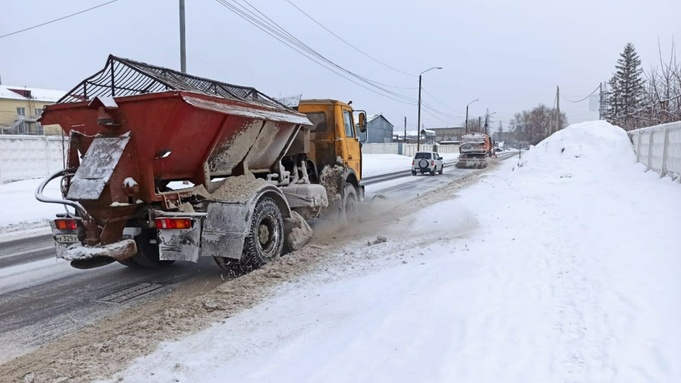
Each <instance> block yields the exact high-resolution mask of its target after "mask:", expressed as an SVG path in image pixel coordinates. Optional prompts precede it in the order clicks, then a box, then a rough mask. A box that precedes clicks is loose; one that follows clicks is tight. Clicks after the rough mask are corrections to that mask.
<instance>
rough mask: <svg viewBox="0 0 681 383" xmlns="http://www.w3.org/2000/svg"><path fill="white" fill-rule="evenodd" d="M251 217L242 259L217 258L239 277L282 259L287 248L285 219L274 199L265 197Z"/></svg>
mask: <svg viewBox="0 0 681 383" xmlns="http://www.w3.org/2000/svg"><path fill="white" fill-rule="evenodd" d="M251 217H252V218H251V227H250V229H249V231H248V236H246V239H245V240H244V249H243V252H242V253H241V259H240V260H236V259H232V258H224V257H214V258H215V262H216V263H217V264H218V266H220V268H222V269H223V270H226V271H228V272H229V273H230V274H233V275H235V276H236V275H242V274H245V273H248V272H249V271H251V270H254V269H257V268H259V267H261V266H263V265H264V264H266V263H268V262H270V261H272V260H274V259H276V258H278V257H279V256H281V253H282V251H283V248H284V219H283V217H282V215H281V211H280V210H279V207H278V206H277V204H276V203H275V202H274V200H273V199H272V198H269V197H263V198H261V199H260V200H259V201H258V203H257V204H256V205H255V209H253V214H252V216H251Z"/></svg>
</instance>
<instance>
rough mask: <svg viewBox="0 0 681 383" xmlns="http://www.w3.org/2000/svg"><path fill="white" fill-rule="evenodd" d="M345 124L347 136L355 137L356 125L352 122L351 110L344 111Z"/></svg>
mask: <svg viewBox="0 0 681 383" xmlns="http://www.w3.org/2000/svg"><path fill="white" fill-rule="evenodd" d="M343 124H344V125H345V137H355V126H354V125H353V124H352V114H350V111H347V110H345V111H343Z"/></svg>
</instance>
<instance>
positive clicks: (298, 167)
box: [36, 56, 366, 274]
mask: <svg viewBox="0 0 681 383" xmlns="http://www.w3.org/2000/svg"><path fill="white" fill-rule="evenodd" d="M296 109H297V110H296ZM353 112H354V111H353V109H352V108H351V107H350V105H348V104H347V103H344V102H341V101H336V100H303V101H300V103H299V104H298V106H297V108H290V107H288V106H285V105H283V104H281V103H279V102H278V101H277V100H274V99H272V98H270V97H268V96H266V95H264V94H262V93H260V92H258V91H257V90H256V89H254V88H249V87H242V86H236V85H231V84H226V83H222V82H218V81H213V80H209V79H205V78H200V77H196V76H191V75H187V74H184V73H180V72H177V71H174V70H171V69H168V68H161V67H157V66H153V65H149V64H145V63H141V62H136V61H132V60H128V59H124V58H119V57H115V56H109V58H108V60H107V63H106V66H105V68H104V69H102V70H101V71H99V72H97V73H96V74H94V75H93V76H91V77H88V78H87V79H85V80H84V81H83V82H81V83H80V84H79V85H78V86H76V87H75V88H74V89H73V90H71V91H70V92H69V93H68V94H66V95H65V96H64V97H63V98H62V99H61V100H59V102H58V103H56V104H54V105H50V106H47V107H46V108H45V110H44V112H43V114H42V117H41V122H42V123H43V124H59V125H60V126H61V128H62V129H63V130H64V132H65V133H66V134H67V135H68V137H69V149H68V157H67V166H66V169H65V170H62V171H60V172H57V173H55V174H53V175H51V176H50V177H49V178H47V179H46V180H44V181H43V182H42V183H41V185H40V186H39V187H38V189H37V190H36V198H37V199H38V200H40V201H42V202H46V203H58V204H63V205H65V206H68V207H71V208H72V209H73V211H69V209H66V213H64V214H60V215H58V217H57V219H55V220H54V221H52V222H51V225H52V232H53V234H54V239H55V244H56V248H57V257H59V258H62V259H65V260H68V261H70V262H71V265H72V266H74V267H76V268H91V267H97V266H102V265H106V264H109V263H112V262H116V261H117V262H119V263H121V264H124V265H126V266H130V267H140V268H157V267H161V266H164V265H167V264H170V263H173V262H175V261H191V262H197V261H198V259H199V257H202V256H204V257H205V256H208V257H213V258H214V259H215V261H216V262H217V264H218V265H219V266H220V267H221V268H223V269H225V270H227V271H229V272H230V273H234V274H242V273H244V272H248V271H249V270H251V269H254V268H258V267H260V266H262V265H263V264H265V263H267V262H269V261H271V260H272V259H274V258H277V257H279V256H280V255H281V254H282V253H283V252H286V251H292V250H296V249H298V248H300V247H301V246H304V245H305V243H306V242H307V241H308V240H309V239H310V237H311V234H312V230H311V229H310V226H309V225H308V224H307V222H306V221H307V220H310V219H314V218H317V217H319V216H320V215H321V214H324V215H330V216H332V217H333V218H334V219H335V220H336V221H338V222H340V223H341V224H343V225H352V224H353V223H355V222H356V221H357V217H358V207H359V203H360V202H361V201H362V200H363V198H364V187H363V185H362V183H361V181H362V155H361V150H360V142H359V139H358V137H359V133H360V132H364V131H365V129H366V113H364V112H362V111H358V113H357V115H358V120H359V121H355V120H354V119H353ZM56 178H61V192H62V196H63V197H62V199H55V198H50V197H47V196H46V195H44V194H43V191H44V188H45V186H46V185H47V184H48V183H49V182H50V181H51V180H54V179H56Z"/></svg>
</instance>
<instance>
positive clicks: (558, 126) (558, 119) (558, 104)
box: [556, 85, 562, 132]
mask: <svg viewBox="0 0 681 383" xmlns="http://www.w3.org/2000/svg"><path fill="white" fill-rule="evenodd" d="M556 109H557V110H558V112H557V113H556V132H557V131H559V130H560V129H561V128H562V125H561V123H560V87H559V86H558V85H556Z"/></svg>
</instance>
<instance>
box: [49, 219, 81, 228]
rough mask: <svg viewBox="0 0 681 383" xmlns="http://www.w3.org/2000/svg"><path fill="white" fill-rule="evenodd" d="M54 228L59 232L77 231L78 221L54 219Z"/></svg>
mask: <svg viewBox="0 0 681 383" xmlns="http://www.w3.org/2000/svg"><path fill="white" fill-rule="evenodd" d="M54 226H55V227H56V228H57V229H59V230H78V220H75V219H70V218H69V219H55V220H54Z"/></svg>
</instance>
